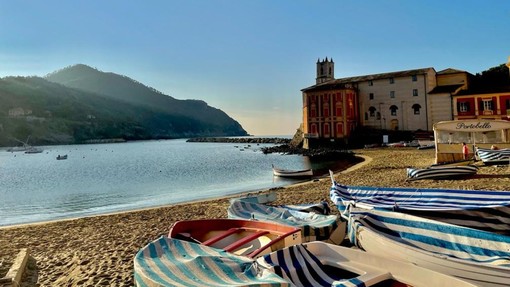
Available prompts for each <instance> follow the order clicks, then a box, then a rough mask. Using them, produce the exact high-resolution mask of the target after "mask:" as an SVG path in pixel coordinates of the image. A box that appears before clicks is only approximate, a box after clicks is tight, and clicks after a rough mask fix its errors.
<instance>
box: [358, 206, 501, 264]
mask: <svg viewBox="0 0 510 287" xmlns="http://www.w3.org/2000/svg"><path fill="white" fill-rule="evenodd" d="M363 228H365V229H369V230H370V231H372V232H375V233H377V234H378V235H379V236H384V237H386V238H387V239H390V240H393V241H397V242H399V243H402V244H405V245H407V246H409V248H413V249H415V248H417V249H419V250H422V251H425V252H427V253H432V254H436V255H444V256H448V257H450V258H456V259H460V260H465V261H467V262H476V263H477V264H487V265H491V266H499V267H500V268H507V269H508V272H510V237H509V236H505V235H501V234H496V233H492V232H485V231H481V230H476V229H472V228H467V227H462V226H457V225H453V224H448V223H443V222H439V221H435V220H430V219H426V218H421V217H418V216H412V215H409V214H403V213H399V212H389V211H381V210H366V209H361V208H354V209H353V210H352V211H351V213H350V219H349V223H348V236H349V240H350V241H351V242H352V243H353V244H355V245H357V246H359V247H362V246H363V237H362V238H361V239H360V238H357V236H356V235H357V234H358V232H359V231H360V229H363Z"/></svg>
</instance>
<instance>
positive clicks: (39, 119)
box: [0, 65, 247, 146]
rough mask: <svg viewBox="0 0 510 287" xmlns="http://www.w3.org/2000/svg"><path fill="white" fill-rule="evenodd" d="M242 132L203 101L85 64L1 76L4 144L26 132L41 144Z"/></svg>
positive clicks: (0, 112)
mask: <svg viewBox="0 0 510 287" xmlns="http://www.w3.org/2000/svg"><path fill="white" fill-rule="evenodd" d="M94 83H95V84H94ZM244 135H247V133H246V131H245V130H244V129H243V128H242V127H241V125H240V124H239V123H238V122H236V121H235V120H234V119H232V118H230V117H229V116H228V115H227V114H225V113H224V112H223V111H221V110H219V109H216V108H213V107H210V106H208V105H207V104H206V103H205V102H203V101H197V100H177V99H174V98H172V97H169V96H166V95H164V94H162V93H160V92H158V91H156V90H154V89H152V88H149V87H146V86H144V85H143V84H141V83H138V82H136V81H134V80H132V79H129V78H127V77H124V76H120V75H116V74H113V73H103V72H100V71H97V70H95V69H92V68H90V67H87V66H85V65H77V66H73V67H69V68H66V69H63V70H60V71H58V72H55V73H52V74H50V75H48V76H47V77H45V78H40V77H6V78H2V79H0V145H1V146H12V145H17V144H18V143H17V142H16V140H15V139H22V140H24V139H26V138H27V137H28V136H30V143H31V144H34V145H41V144H73V143H83V142H87V141H90V140H108V139H123V140H146V139H168V138H186V137H200V136H244Z"/></svg>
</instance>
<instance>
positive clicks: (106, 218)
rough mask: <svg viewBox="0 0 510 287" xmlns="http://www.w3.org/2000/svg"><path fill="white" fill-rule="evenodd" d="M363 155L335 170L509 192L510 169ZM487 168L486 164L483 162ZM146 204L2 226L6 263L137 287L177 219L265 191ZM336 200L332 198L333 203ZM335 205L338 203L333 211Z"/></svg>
mask: <svg viewBox="0 0 510 287" xmlns="http://www.w3.org/2000/svg"><path fill="white" fill-rule="evenodd" d="M353 152H354V153H355V154H356V156H360V157H362V158H364V159H365V160H364V161H363V162H361V163H358V164H356V165H354V166H351V167H349V168H347V169H346V170H343V171H339V172H337V173H335V176H334V177H335V179H336V180H337V181H338V182H340V183H342V184H346V185H357V186H395V187H397V186H398V187H417V188H418V187H421V188H450V189H480V190H509V189H510V176H509V174H510V169H509V167H508V166H507V167H499V166H483V167H482V168H480V171H479V173H478V174H477V175H476V176H475V177H473V178H467V179H456V180H421V181H418V180H417V181H406V180H405V179H406V172H405V168H406V167H409V166H414V167H425V166H428V165H430V164H433V163H434V150H417V149H415V148H376V149H359V150H353ZM477 164H478V165H481V163H480V162H478V163H477ZM330 186H331V180H330V179H329V178H328V177H321V178H320V179H317V180H312V181H308V182H302V183H297V184H293V185H290V186H285V187H281V188H274V189H270V190H271V191H274V192H276V193H277V195H278V200H277V202H275V203H276V204H299V203H310V202H319V201H321V200H324V199H328V201H329V188H330ZM267 191H269V190H262V191H256V192H242V193H239V194H235V195H232V196H230V195H229V196H226V197H220V198H214V199H207V200H199V201H193V202H186V203H177V204H173V205H169V206H162V207H152V208H143V209H140V210H135V211H123V212H116V213H112V214H107V215H96V216H89V217H82V218H76V219H63V220H58V221H50V222H44V223H31V224H23V225H16V226H6V227H2V228H0V260H5V261H7V262H8V261H9V260H10V259H12V258H14V257H15V256H16V254H17V253H18V252H19V250H20V249H22V248H28V249H29V250H30V255H31V257H32V260H31V261H29V266H28V269H27V272H26V273H27V275H28V276H27V278H25V280H24V281H23V284H22V286H133V285H134V280H133V258H134V256H135V254H136V253H137V251H138V250H139V249H140V248H142V247H143V246H145V245H146V244H148V243H149V242H151V241H153V240H155V239H157V238H159V237H160V236H162V235H167V234H168V231H169V227H170V225H171V224H172V223H173V222H175V221H178V220H187V219H200V218H226V217H227V212H226V210H227V208H228V206H229V200H230V199H231V198H234V197H239V196H243V195H246V194H253V193H259V192H267ZM329 203H330V205H332V203H331V201H329ZM332 210H334V211H335V210H336V208H332Z"/></svg>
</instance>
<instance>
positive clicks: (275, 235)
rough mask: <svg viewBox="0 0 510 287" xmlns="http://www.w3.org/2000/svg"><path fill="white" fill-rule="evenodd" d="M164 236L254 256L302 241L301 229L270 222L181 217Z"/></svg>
mask: <svg viewBox="0 0 510 287" xmlns="http://www.w3.org/2000/svg"><path fill="white" fill-rule="evenodd" d="M168 237H171V238H176V239H183V240H188V241H191V242H195V243H200V244H203V245H206V246H211V247H215V248H219V249H223V250H225V251H227V252H231V253H234V254H237V255H244V256H248V257H256V256H259V255H263V254H267V253H269V252H271V251H275V250H278V249H281V248H284V247H286V246H289V245H293V244H298V243H301V242H302V239H301V229H299V228H297V227H293V226H288V225H282V224H277V223H272V222H265V221H256V220H243V219H199V220H182V221H177V222H175V223H174V224H173V225H172V226H171V227H170V232H169V234H168Z"/></svg>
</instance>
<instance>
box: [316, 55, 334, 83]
mask: <svg viewBox="0 0 510 287" xmlns="http://www.w3.org/2000/svg"><path fill="white" fill-rule="evenodd" d="M334 79H335V62H333V59H331V60H328V58H327V57H326V59H324V60H322V61H321V60H320V59H317V78H316V79H315V81H316V84H320V83H324V82H327V81H331V80H334Z"/></svg>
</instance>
